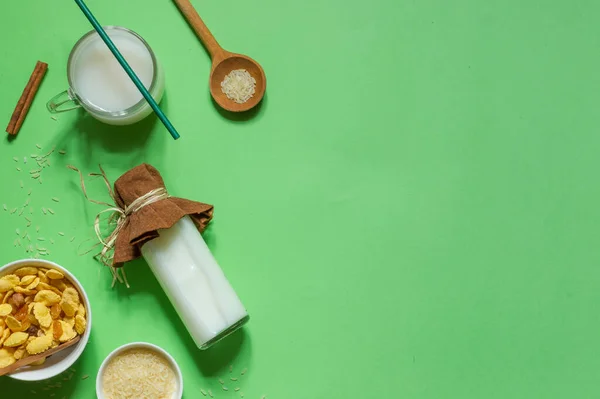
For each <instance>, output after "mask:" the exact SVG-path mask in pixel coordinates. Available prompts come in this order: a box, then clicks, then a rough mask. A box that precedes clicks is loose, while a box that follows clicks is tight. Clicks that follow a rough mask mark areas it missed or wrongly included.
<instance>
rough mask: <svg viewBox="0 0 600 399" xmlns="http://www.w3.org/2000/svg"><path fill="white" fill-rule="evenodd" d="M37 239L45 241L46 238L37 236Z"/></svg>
mask: <svg viewBox="0 0 600 399" xmlns="http://www.w3.org/2000/svg"><path fill="white" fill-rule="evenodd" d="M37 240H38V241H46V239H45V238H44V237H38V238H37Z"/></svg>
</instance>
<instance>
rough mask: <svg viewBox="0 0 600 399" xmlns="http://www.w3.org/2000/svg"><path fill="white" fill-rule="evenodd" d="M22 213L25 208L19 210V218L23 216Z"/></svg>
mask: <svg viewBox="0 0 600 399" xmlns="http://www.w3.org/2000/svg"><path fill="white" fill-rule="evenodd" d="M23 212H25V208H21V211H20V212H19V216H21V215H22V214H23Z"/></svg>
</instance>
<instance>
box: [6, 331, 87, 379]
mask: <svg viewBox="0 0 600 399" xmlns="http://www.w3.org/2000/svg"><path fill="white" fill-rule="evenodd" d="M80 338H81V337H79V336H78V337H77V338H75V339H72V340H71V341H69V342H65V343H64V344H62V345H59V346H57V347H56V348H54V349H50V350H47V351H46V352H42V353H40V354H37V355H33V356H29V357H26V358H25V359H21V360H19V361H17V362H15V363H13V364H11V365H10V366H6V367H4V368H1V369H0V376H3V375H5V374H9V373H12V372H13V371H15V370H16V369H18V368H21V367H25V366H28V365H30V364H31V363H35V362H37V361H38V360H40V359H41V358H44V357H48V356H50V355H54V354H55V353H57V352H60V351H61V350H63V349H67V348H68V347H70V346H72V345H75V344H76V343H77V342H79V339H80Z"/></svg>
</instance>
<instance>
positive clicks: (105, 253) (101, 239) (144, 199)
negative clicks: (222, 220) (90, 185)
mask: <svg viewBox="0 0 600 399" xmlns="http://www.w3.org/2000/svg"><path fill="white" fill-rule="evenodd" d="M98 166H99V168H100V173H90V174H89V176H96V177H101V178H102V180H103V181H104V183H105V184H106V187H107V189H108V195H109V196H110V198H111V199H112V200H113V204H110V203H107V202H103V201H96V200H94V199H92V198H90V197H89V196H88V194H87V190H86V188H85V182H84V178H83V173H81V171H80V170H79V169H77V168H76V167H74V166H73V165H67V167H68V168H69V169H71V170H74V171H75V172H77V173H79V178H80V183H81V190H82V191H83V195H84V196H85V198H86V199H87V200H88V201H90V202H92V203H94V204H98V205H104V206H107V207H108V208H107V209H104V210H103V211H100V212H98V213H97V214H96V217H95V219H94V231H95V232H96V237H97V239H98V244H97V245H102V250H101V251H100V253H98V254H97V255H96V258H97V259H98V260H99V261H100V262H102V263H103V264H104V265H106V266H108V267H109V268H110V270H111V272H112V274H113V281H112V285H111V286H112V287H114V285H115V283H116V282H117V281H119V282H120V283H125V285H126V286H127V288H129V283H128V282H127V275H126V274H125V270H124V269H123V268H116V267H115V266H114V265H113V258H114V249H115V244H116V242H117V238H118V237H119V233H121V231H122V230H123V228H124V227H125V225H126V224H127V223H128V220H129V217H130V216H131V215H132V214H134V213H135V212H137V211H139V210H140V209H142V208H144V207H145V206H148V205H151V204H153V203H155V202H158V201H162V200H164V199H167V198H169V197H170V195H169V193H168V192H167V189H166V188H164V187H159V188H156V189H154V190H151V191H149V192H147V193H146V194H144V195H142V196H141V197H138V198H137V199H135V200H134V201H133V202H132V203H131V204H129V205H127V206H124V207H121V206H119V201H117V199H116V197H115V192H114V191H113V189H112V187H111V184H110V182H109V181H108V178H107V177H106V173H105V172H104V169H102V166H101V165H98ZM105 213H111V215H110V217H109V218H108V224H109V225H114V226H115V227H114V229H113V230H112V232H111V233H110V234H109V235H108V236H106V237H105V236H103V235H102V231H101V228H100V217H101V216H102V215H103V214H105ZM88 252H89V251H88ZM119 270H120V273H119Z"/></svg>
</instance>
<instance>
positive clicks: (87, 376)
mask: <svg viewBox="0 0 600 399" xmlns="http://www.w3.org/2000/svg"><path fill="white" fill-rule="evenodd" d="M89 377H90V376H89V375H87V374H86V375H84V376H83V377H81V379H82V380H87V379H88V378H89Z"/></svg>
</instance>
